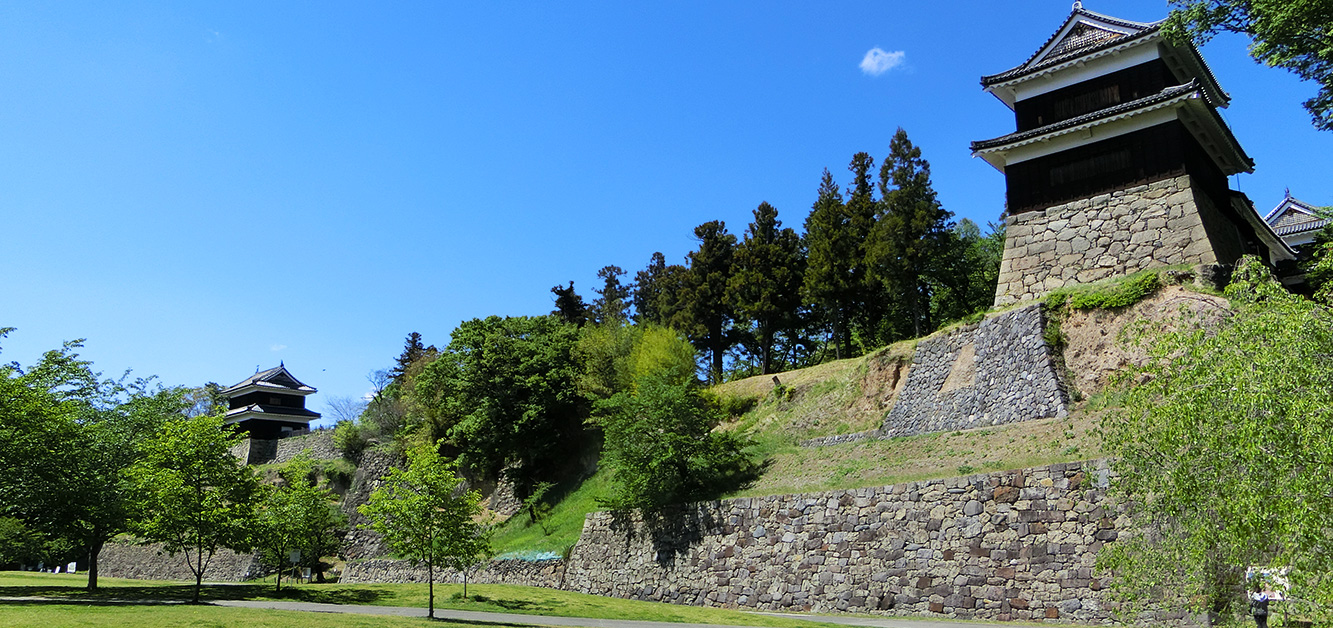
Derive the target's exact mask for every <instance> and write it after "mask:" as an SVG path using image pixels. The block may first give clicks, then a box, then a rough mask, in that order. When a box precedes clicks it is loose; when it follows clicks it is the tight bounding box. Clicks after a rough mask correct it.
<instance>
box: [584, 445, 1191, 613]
mask: <svg viewBox="0 0 1333 628" xmlns="http://www.w3.org/2000/svg"><path fill="white" fill-rule="evenodd" d="M1107 473H1108V471H1107V467H1106V464H1105V463H1104V462H1085V463H1069V464H1058V465H1053V466H1050V467H1042V468H1034V469H1025V470H1021V471H1008V472H1001V473H992V474H982V475H972V476H966V477H959V478H950V479H946V480H927V481H920V482H912V483H907V484H898V485H894V486H886V487H880V488H867V489H856V490H845V491H829V492H824V493H813V494H805V495H783V496H773V497H757V498H745V499H734V500H727V501H722V502H706V503H700V504H692V505H689V506H688V507H685V508H682V509H681V510H678V511H676V512H673V513H669V514H668V515H666V516H662V517H658V518H649V519H645V518H644V517H642V516H640V515H638V514H628V513H607V512H599V513H592V514H590V515H588V518H587V520H586V521H585V523H584V528H583V535H582V536H581V537H580V539H579V543H578V545H576V546H575V547H574V550H573V553H572V555H571V557H570V559H569V564H568V566H567V567H566V571H565V576H564V584H563V588H565V589H569V590H574V591H581V592H585V593H593V594H597V595H609V596H614V597H623V598H631V599H644V600H655V601H666V602H675V603H680V604H693V605H707V606H727V607H738V608H744V609H754V610H765V611H813V612H831V611H848V612H887V613H890V614H894V615H935V616H948V617H954V618H975V619H986V620H1001V621H1003V620H1044V619H1062V620H1075V621H1081V622H1100V621H1106V620H1107V619H1109V617H1110V614H1109V610H1108V608H1107V607H1106V602H1105V600H1104V598H1103V587H1104V586H1105V585H1106V582H1105V581H1104V580H1103V579H1102V578H1100V577H1098V576H1097V575H1096V574H1094V572H1093V564H1094V561H1095V557H1096V554H1097V550H1098V549H1100V548H1101V546H1102V545H1104V544H1106V543H1109V542H1113V541H1114V540H1115V539H1116V538H1117V536H1118V535H1119V534H1120V533H1121V531H1122V528H1123V526H1125V525H1126V524H1127V518H1126V517H1125V516H1123V515H1122V514H1121V513H1120V510H1119V509H1118V508H1117V507H1116V506H1114V505H1113V504H1112V503H1110V502H1109V500H1108V499H1107V497H1106V493H1105V484H1106V477H1107ZM1161 619H1170V618H1166V617H1163V618H1161Z"/></svg>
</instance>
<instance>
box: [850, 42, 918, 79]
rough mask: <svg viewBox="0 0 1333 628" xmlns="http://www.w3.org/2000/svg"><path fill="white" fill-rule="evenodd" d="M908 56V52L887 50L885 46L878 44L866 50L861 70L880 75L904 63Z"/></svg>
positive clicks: (872, 74)
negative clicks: (881, 46)
mask: <svg viewBox="0 0 1333 628" xmlns="http://www.w3.org/2000/svg"><path fill="white" fill-rule="evenodd" d="M906 56H907V53H906V52H904V51H902V50H895V51H893V52H885V51H884V49H883V48H880V47H878V46H876V47H874V48H871V49H870V50H869V51H868V52H866V56H865V57H864V58H862V59H861V71H862V72H864V73H866V74H869V75H870V76H879V75H881V74H883V73H885V72H888V71H889V70H892V69H894V68H896V67H898V66H900V65H902V64H903V60H904V58H905V57H906Z"/></svg>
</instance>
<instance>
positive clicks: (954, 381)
mask: <svg viewBox="0 0 1333 628" xmlns="http://www.w3.org/2000/svg"><path fill="white" fill-rule="evenodd" d="M1045 325H1046V317H1045V315H1044V314H1043V313H1042V309H1041V306H1040V305H1038V304H1034V305H1029V306H1027V307H1023V308H1020V309H1016V310H1012V311H1009V312H1005V313H1003V314H999V315H996V316H991V317H988V318H986V319H984V320H982V321H981V322H980V323H977V324H975V325H967V326H963V327H961V328H958V329H956V330H953V331H951V332H948V333H945V334H938V335H935V336H931V337H929V338H926V339H924V340H922V341H921V342H919V343H917V346H916V353H915V354H914V356H913V357H912V368H911V369H910V370H908V372H907V382H906V383H905V384H904V386H903V390H902V392H900V393H898V398H897V400H896V401H894V404H893V407H892V408H890V409H889V413H888V415H887V416H886V417H885V419H884V425H883V426H882V427H881V429H880V433H881V436H883V437H893V436H906V435H909V434H924V433H928V432H941V431H950V430H960V429H970V428H974V427H981V426H986V425H1000V424H1003V423H1013V422H1016V421H1026V420H1029V419H1036V418H1044V417H1052V416H1064V415H1065V413H1066V412H1068V397H1067V395H1066V393H1065V388H1064V385H1063V384H1062V383H1061V382H1060V378H1059V376H1058V374H1057V373H1058V371H1057V369H1056V366H1055V360H1054V357H1053V354H1052V351H1051V348H1050V346H1048V345H1047V344H1046V340H1045V339H1044V338H1043V336H1042V332H1043V331H1044V329H1045Z"/></svg>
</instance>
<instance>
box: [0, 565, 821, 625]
mask: <svg viewBox="0 0 1333 628" xmlns="http://www.w3.org/2000/svg"><path fill="white" fill-rule="evenodd" d="M99 580H100V584H101V585H102V589H101V590H99V591H98V592H97V593H96V594H95V595H92V596H90V595H88V593H87V591H85V590H84V589H83V585H84V584H85V582H86V579H85V578H84V576H82V575H79V574H75V575H65V574H38V573H31V572H12V571H11V572H0V597H27V596H42V597H51V598H77V599H80V600H84V599H89V598H92V599H95V600H96V599H102V600H130V601H150V600H177V601H183V600H188V599H189V598H190V593H191V591H192V590H193V584H192V583H191V584H186V583H181V582H162V581H148V580H124V579H120V578H101V579H99ZM468 595H469V597H468V599H466V600H464V599H462V585H454V584H436V585H435V607H436V608H449V609H457V610H467V611H482V612H499V613H523V614H529V615H552V616H557V617H594V618H601V619H630V620H645V621H667V622H678V623H680V622H684V623H709V624H723V625H733V626H771V627H774V628H818V627H819V626H825V624H819V623H814V622H808V621H801V620H794V619H786V618H780V617H770V616H767V615H756V614H750V613H741V612H737V611H729V610H723V609H717V608H702V607H696V606H679V605H674V604H665V603H658V602H640V601H635V600H622V599H619V598H605V597H599V596H595V595H586V594H583V593H574V592H570V591H559V590H554V589H539V588H535V587H521V586H515V585H499V584H470V585H468ZM201 597H202V599H204V600H206V601H207V600H273V599H278V600H289V601H301V602H321V603H328V604H374V605H380V606H410V607H417V608H425V606H426V599H427V593H426V585H425V584H301V585H296V586H294V587H291V588H288V586H287V585H286V584H284V585H283V593H282V595H281V596H275V594H274V591H273V585H272V580H269V581H268V582H266V583H264V584H257V583H251V584H241V585H233V584H222V585H206V586H205V587H204V590H203V594H202V596H201ZM7 607H8V605H0V625H5V626H8V625H14V624H11V623H9V622H8V621H7V620H8V619H9V618H8V617H7V616H6V615H4V614H2V613H3V612H4V609H5V608H7ZM136 608H142V607H136ZM163 608H165V607H161V606H153V607H152V610H153V612H156V611H158V610H161V609H163ZM210 610H232V609H210ZM317 616H318V617H325V616H326V615H322V614H321V615H317ZM126 622H127V623H124V624H122V623H121V622H120V621H119V620H115V621H110V620H109V621H106V622H97V621H90V622H89V623H86V624H68V625H134V624H132V623H128V622H129V618H128V617H127V618H126ZM15 623H17V622H15ZM143 625H145V626H157V625H209V624H208V623H207V622H205V623H202V624H199V623H190V622H189V621H184V622H183V623H172V624H154V623H151V622H149V623H145V624H143ZM213 625H247V626H248V625H251V624H246V623H244V622H241V621H237V622H236V623H231V622H230V621H228V622H226V623H215V624H213ZM257 625H274V626H281V625H296V626H304V625H306V624H302V623H297V624H282V623H273V624H257ZM311 625H314V624H311ZM341 625H343V624H336V625H335V626H341ZM347 625H357V624H347ZM375 625H382V624H375Z"/></svg>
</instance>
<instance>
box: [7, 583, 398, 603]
mask: <svg viewBox="0 0 1333 628" xmlns="http://www.w3.org/2000/svg"><path fill="white" fill-rule="evenodd" d="M388 595H389V594H388V593H387V592H385V591H378V590H375V589H368V588H367V589H361V588H355V587H340V588H337V589H283V590H282V592H281V593H279V592H276V591H274V590H273V587H272V586H271V585H266V584H206V585H204V586H203V588H202V589H200V590H199V601H200V602H211V601H217V600H253V599H279V600H286V601H292V602H317V603H321V604H374V603H376V602H378V601H380V600H382V599H383V598H385V597H387V596H388ZM0 597H10V598H26V597H40V598H45V599H46V600H49V601H51V602H54V603H62V601H71V600H78V601H79V602H80V603H94V604H95V603H98V602H103V601H105V602H114V603H120V604H124V603H143V604H155V603H164V602H165V603H179V602H188V601H190V600H191V599H193V598H194V585H192V584H175V585H166V586H161V585H157V586H142V587H139V586H128V587H122V586H116V587H102V588H99V589H98V590H96V591H88V590H87V589H85V588H83V587H77V586H54V585H52V586H7V587H6V586H0Z"/></svg>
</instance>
